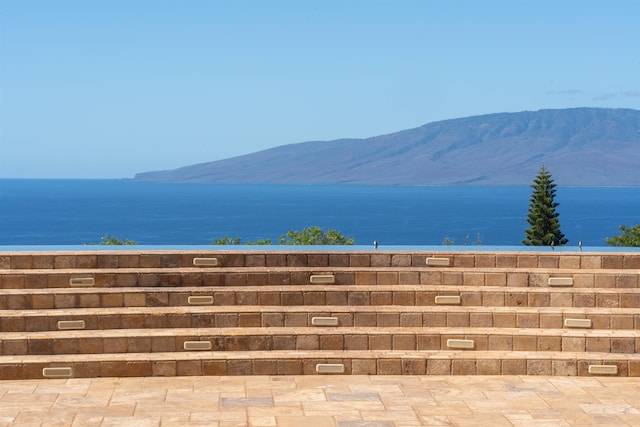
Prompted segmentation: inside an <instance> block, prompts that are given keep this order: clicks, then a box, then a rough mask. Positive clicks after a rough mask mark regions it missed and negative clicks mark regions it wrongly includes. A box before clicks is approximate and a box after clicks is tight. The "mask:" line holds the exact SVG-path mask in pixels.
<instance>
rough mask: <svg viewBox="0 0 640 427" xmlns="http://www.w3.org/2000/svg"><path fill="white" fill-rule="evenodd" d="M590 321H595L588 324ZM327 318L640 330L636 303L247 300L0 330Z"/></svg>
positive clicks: (13, 324) (55, 313) (70, 316)
mask: <svg viewBox="0 0 640 427" xmlns="http://www.w3.org/2000/svg"><path fill="white" fill-rule="evenodd" d="M314 319H316V320H314ZM574 321H577V322H574ZM585 321H586V323H588V324H590V326H589V325H587V324H585ZM60 322H62V323H60ZM327 322H328V323H329V324H332V323H335V326H337V327H349V326H357V327H399V326H402V327H421V326H430V327H503V328H516V327H519V328H543V329H559V328H571V327H573V328H587V329H621V330H629V329H640V313H639V312H638V309H637V308H616V309H610V308H598V307H596V308H594V307H591V308H565V307H463V306H422V307H421V306H418V307H415V306H413V307H407V306H375V307H371V306H322V307H317V306H313V307H309V306H242V305H240V306H238V305H236V306H213V305H207V306H188V307H187V306H177V307H113V308H77V309H73V308H71V309H69V308H67V309H42V310H3V311H0V330H1V331H3V332H36V331H57V330H61V329H85V330H95V329H127V328H131V329H141V328H202V327H219V328H222V327H225V328H226V327H306V326H314V323H316V324H325V325H326V324H327ZM565 322H568V323H565Z"/></svg>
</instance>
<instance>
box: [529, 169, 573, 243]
mask: <svg viewBox="0 0 640 427" xmlns="http://www.w3.org/2000/svg"><path fill="white" fill-rule="evenodd" d="M555 187H556V185H555V184H554V182H553V179H551V174H550V173H549V171H548V170H547V169H546V168H545V167H544V165H543V166H542V167H541V168H540V173H538V176H537V177H536V179H534V180H533V184H532V185H531V188H533V192H532V193H531V198H530V199H529V214H528V215H527V222H528V223H529V226H530V227H529V228H528V229H527V230H525V239H524V240H523V241H522V243H524V244H525V245H527V246H564V245H566V244H567V242H568V240H567V239H565V237H564V234H562V231H560V221H559V220H558V216H559V214H558V212H556V208H557V207H558V205H559V203H557V202H555V201H554V198H555V195H556V190H555Z"/></svg>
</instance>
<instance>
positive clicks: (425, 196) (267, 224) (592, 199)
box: [0, 179, 640, 247]
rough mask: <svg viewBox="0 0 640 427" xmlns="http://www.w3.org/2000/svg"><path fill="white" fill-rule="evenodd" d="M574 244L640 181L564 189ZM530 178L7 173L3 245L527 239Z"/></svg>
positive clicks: (607, 231) (596, 230) (492, 242)
mask: <svg viewBox="0 0 640 427" xmlns="http://www.w3.org/2000/svg"><path fill="white" fill-rule="evenodd" d="M556 191H557V193H556V201H557V202H559V203H560V206H559V207H558V212H559V213H560V224H561V230H562V231H563V233H564V234H565V236H566V237H567V238H568V239H569V246H576V245H577V244H578V242H579V241H582V243H583V245H584V246H606V244H605V238H606V237H609V236H612V235H614V234H617V233H618V232H619V230H618V227H619V226H620V225H622V224H626V225H630V226H633V225H635V224H637V223H640V187H561V186H558V187H557V188H556ZM530 195H531V188H530V187H528V186H492V187H481V186H433V187H431V186H425V187H409V186H350V185H344V186H342V185H318V186H304V185H221V184H165V183H162V184H159V183H140V182H132V181H127V180H13V179H1V180H0V246H14V245H18V246H31V245H91V244H97V243H99V242H100V238H101V236H103V235H105V234H109V235H112V236H115V237H117V238H119V239H121V240H124V239H130V240H134V241H136V242H137V243H138V244H140V245H167V246H172V245H209V244H211V243H212V242H213V240H214V239H215V238H219V237H223V236H230V237H241V238H242V239H243V242H246V241H253V240H258V239H264V238H271V239H272V240H273V241H274V242H275V241H277V238H278V236H280V235H283V234H285V233H286V232H287V231H288V230H291V229H294V230H300V229H302V228H304V227H307V226H314V225H317V226H319V227H321V228H323V229H324V230H327V229H336V230H339V231H340V232H342V233H343V234H344V235H346V236H351V237H354V238H355V241H356V244H357V245H370V244H372V242H373V241H374V240H376V241H378V242H379V243H380V245H381V247H384V245H394V246H398V245H408V246H425V245H429V246H430V245H442V244H443V243H444V242H445V241H446V242H447V243H453V244H455V245H465V244H466V245H476V244H481V245H488V246H518V245H522V239H523V238H524V230H525V229H526V228H527V227H528V224H527V223H526V216H527V210H528V204H529V197H530Z"/></svg>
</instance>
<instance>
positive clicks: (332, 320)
mask: <svg viewBox="0 0 640 427" xmlns="http://www.w3.org/2000/svg"><path fill="white" fill-rule="evenodd" d="M311 325H312V326H338V318H337V317H312V318H311Z"/></svg>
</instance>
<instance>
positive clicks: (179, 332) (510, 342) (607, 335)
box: [0, 327, 640, 355]
mask: <svg viewBox="0 0 640 427" xmlns="http://www.w3.org/2000/svg"><path fill="white" fill-rule="evenodd" d="M637 347H640V331H637V330H613V331H612V330H584V329H583V330H577V329H539V328H463V327H454V328H448V327H445V328H442V327H388V328H373V327H344V328H334V327H296V328H288V327H284V328H282V327H270V328H171V329H166V328H163V329H107V330H68V331H47V332H6V333H4V334H3V339H2V342H1V345H0V354H3V355H20V354H23V355H45V354H92V353H152V352H180V351H198V350H206V351H268V350H309V351H317V350H343V349H344V350H452V349H466V350H469V351H476V350H479V351H541V352H544V351H556V352H557V351H571V352H585V351H587V352H603V353H636V352H637V351H638V350H640V348H637Z"/></svg>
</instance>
